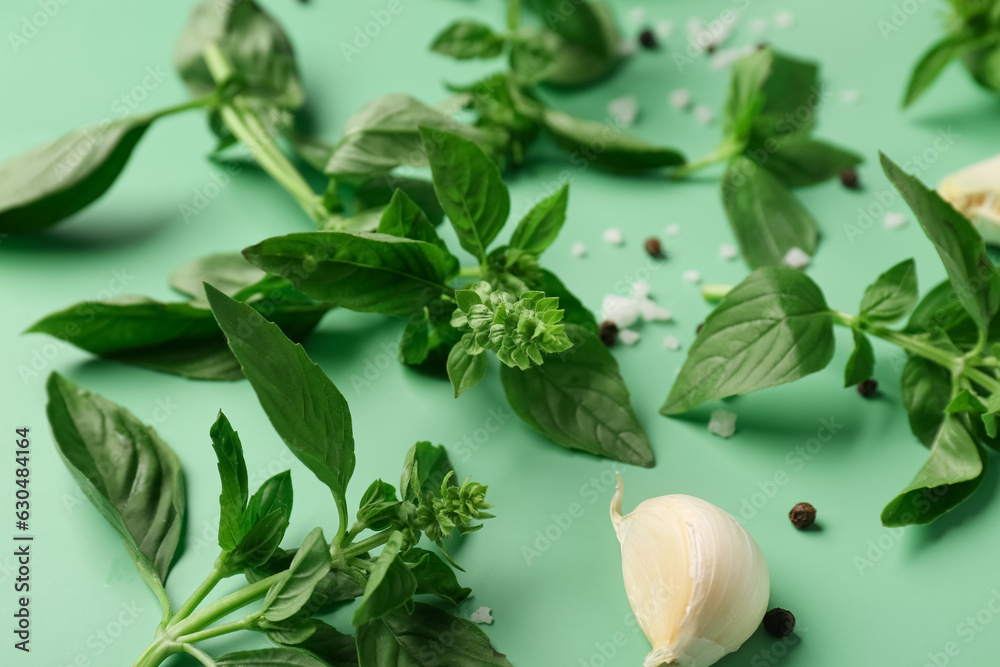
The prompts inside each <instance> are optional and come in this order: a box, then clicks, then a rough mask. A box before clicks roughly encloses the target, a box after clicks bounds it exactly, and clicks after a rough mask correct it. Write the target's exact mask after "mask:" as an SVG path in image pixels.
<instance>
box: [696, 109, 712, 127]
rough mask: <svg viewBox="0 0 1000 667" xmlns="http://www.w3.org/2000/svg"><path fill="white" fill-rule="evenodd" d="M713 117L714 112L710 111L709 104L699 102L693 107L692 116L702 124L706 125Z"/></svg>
mask: <svg viewBox="0 0 1000 667" xmlns="http://www.w3.org/2000/svg"><path fill="white" fill-rule="evenodd" d="M714 117H715V114H714V113H713V112H712V107H710V106H706V105H704V104H699V105H698V106H696V107H695V108H694V118H695V120H697V121H698V122H699V123H701V124H702V125H708V124H709V123H711V122H712V119H713V118H714Z"/></svg>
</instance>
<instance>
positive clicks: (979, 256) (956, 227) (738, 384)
mask: <svg viewBox="0 0 1000 667" xmlns="http://www.w3.org/2000/svg"><path fill="white" fill-rule="evenodd" d="M882 167H883V169H884V170H885V173H886V175H887V176H888V177H889V180H890V181H891V182H892V183H893V185H894V186H895V187H896V189H897V190H899V192H900V194H901V195H902V196H903V199H905V200H906V202H907V204H908V205H909V207H910V208H911V209H912V210H913V213H914V215H915V216H916V218H917V220H919V222H920V226H921V227H922V228H923V230H924V233H925V234H926V235H927V237H928V238H929V239H930V240H931V242H932V243H933V244H934V247H935V248H936V249H937V252H938V255H939V256H940V258H941V261H942V263H943V264H944V267H945V269H946V271H947V274H948V280H947V281H946V282H944V283H942V284H940V285H938V286H937V287H935V288H934V289H932V290H931V291H930V292H928V293H927V294H926V295H925V296H924V298H923V299H920V300H919V301H918V292H917V278H916V273H915V267H914V262H913V260H911V259H910V260H906V261H904V262H900V263H899V264H897V265H896V266H894V267H892V268H890V269H889V270H887V271H885V272H884V273H883V274H882V275H880V276H879V277H878V278H877V279H876V280H875V281H874V282H873V283H872V284H871V285H870V286H869V287H868V288H867V289H866V290H865V293H864V296H863V298H862V300H861V305H860V309H859V312H858V314H857V315H850V314H847V313H844V312H841V311H838V310H833V309H831V308H830V307H829V306H828V305H827V304H826V301H825V299H824V297H823V293H822V291H821V290H820V288H819V287H818V286H817V285H816V284H815V283H814V282H813V281H812V280H810V279H809V278H808V277H806V276H805V275H803V274H801V273H800V272H798V271H794V270H792V269H787V268H778V267H765V268H761V269H757V270H756V271H754V272H753V273H751V274H750V275H749V276H748V277H747V278H746V279H745V280H744V281H743V282H742V283H740V284H739V285H737V286H736V287H735V288H733V289H732V290H730V291H729V292H728V293H727V294H726V295H725V297H724V298H723V299H722V301H721V303H719V305H718V306H717V307H716V309H715V310H714V311H713V312H712V313H711V314H710V315H709V316H708V318H707V319H706V320H705V324H704V327H703V328H702V330H701V332H700V333H699V334H698V337H697V338H696V339H695V342H694V344H692V346H691V349H690V352H689V353H688V357H687V359H686V361H685V362H684V366H683V367H682V368H681V371H680V374H679V375H678V377H677V379H676V381H675V382H674V385H673V387H672V388H671V390H670V395H669V396H668V397H667V401H666V403H665V404H664V405H663V408H662V409H661V412H662V414H664V415H675V414H680V413H683V412H687V411H688V410H691V409H692V408H694V407H695V406H697V405H700V404H701V403H704V402H706V401H713V400H717V399H721V398H726V397H728V396H735V395H739V394H746V393H749V392H752V391H756V390H758V389H764V388H766V387H772V386H776V385H779V384H784V383H787V382H792V381H794V380H797V379H799V378H801V377H803V376H805V375H808V374H810V373H815V372H817V371H820V370H822V369H823V368H824V367H826V365H827V364H828V363H829V362H830V359H832V357H833V348H834V340H833V327H834V325H839V326H843V327H847V328H849V329H850V330H851V332H852V334H853V337H854V351H853V353H852V354H851V355H850V358H849V359H848V362H847V368H846V369H845V379H846V383H847V384H848V385H851V384H856V383H858V382H861V381H863V380H867V379H869V378H870V377H871V375H872V371H873V368H874V364H875V355H874V350H873V348H872V345H871V342H870V341H869V338H871V337H874V338H880V339H882V340H885V341H887V342H889V343H892V344H894V345H898V346H899V347H901V348H902V349H903V350H904V351H905V352H906V353H907V355H908V356H909V361H908V362H907V364H906V366H905V367H904V368H903V373H902V396H903V405H904V407H905V408H906V411H907V413H908V414H909V418H910V426H911V428H912V430H913V433H914V435H916V436H917V438H918V439H920V441H921V442H923V443H924V445H926V446H927V447H928V448H930V456H929V458H928V460H927V463H926V464H925V465H924V467H923V468H922V469H921V470H920V471H919V472H918V473H917V476H916V477H915V478H914V479H913V481H912V482H911V483H910V484H909V485H908V486H907V487H906V488H905V489H904V490H903V491H902V492H901V493H900V494H899V495H897V496H896V497H895V498H894V499H893V500H892V501H890V502H889V503H888V504H887V505H886V507H885V509H884V510H883V511H882V523H883V524H885V525H887V526H902V525H911V524H926V523H930V522H931V521H933V520H934V519H936V518H937V517H939V516H941V515H942V514H944V513H945V512H947V511H949V510H951V509H953V508H954V507H955V506H957V505H958V504H959V503H961V502H962V501H963V500H965V499H966V498H967V497H968V496H969V495H971V494H972V492H973V491H975V490H976V488H977V487H978V486H979V484H980V483H981V482H982V479H983V474H984V470H985V466H986V461H987V457H986V454H985V452H984V450H983V447H984V446H989V447H992V448H995V449H1000V439H998V437H997V436H998V432H997V431H998V429H997V414H998V413H1000V359H998V356H997V355H998V354H1000V316H998V312H1000V270H998V268H997V267H996V266H994V264H993V263H992V262H991V261H990V259H989V258H988V257H987V255H986V247H985V244H984V243H983V240H982V238H981V237H980V236H979V234H978V233H977V232H976V230H975V228H974V227H973V226H972V223H971V222H969V220H968V219H966V218H965V217H964V216H962V214H960V213H959V212H958V211H956V210H955V209H954V208H952V207H951V205H949V204H948V203H947V202H945V201H944V200H943V199H942V198H941V197H940V196H939V195H938V194H937V193H936V192H935V191H934V190H930V189H928V188H926V187H925V186H924V185H923V184H922V183H921V182H920V181H919V180H917V179H916V178H915V177H914V176H911V175H909V174H907V173H905V172H903V171H902V170H901V169H900V168H899V167H898V166H896V164H894V163H893V162H892V161H891V160H890V159H889V158H887V157H885V156H884V155H883V156H882ZM908 314H909V316H910V317H909V321H908V322H907V324H906V325H905V326H904V327H902V328H897V329H892V328H890V325H892V324H893V323H895V322H898V321H900V320H902V319H903V318H905V317H906V316H907V315H908Z"/></svg>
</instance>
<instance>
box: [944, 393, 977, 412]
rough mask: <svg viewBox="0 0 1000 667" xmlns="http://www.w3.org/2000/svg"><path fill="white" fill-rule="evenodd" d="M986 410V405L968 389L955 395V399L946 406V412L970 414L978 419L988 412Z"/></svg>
mask: <svg viewBox="0 0 1000 667" xmlns="http://www.w3.org/2000/svg"><path fill="white" fill-rule="evenodd" d="M986 410H987V408H986V405H985V404H984V403H983V402H982V401H981V400H979V398H977V397H976V396H974V395H973V394H972V393H970V392H969V390H968V389H963V390H962V391H960V392H958V393H957V394H955V397H954V398H952V399H951V401H949V402H948V405H946V406H944V411H945V412H948V413H956V412H969V413H971V414H973V415H975V416H977V417H978V416H979V415H981V414H983V413H984V412H986Z"/></svg>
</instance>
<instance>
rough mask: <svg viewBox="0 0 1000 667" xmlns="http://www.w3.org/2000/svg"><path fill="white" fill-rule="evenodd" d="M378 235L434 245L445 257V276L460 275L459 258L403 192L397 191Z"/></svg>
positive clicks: (385, 213)
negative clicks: (450, 250) (449, 249)
mask: <svg viewBox="0 0 1000 667" xmlns="http://www.w3.org/2000/svg"><path fill="white" fill-rule="evenodd" d="M377 231H378V233H379V234H388V235H390V236H398V237H400V238H406V239H413V240H414V241H424V242H425V243H433V244H434V245H436V246H437V247H438V248H440V249H441V252H442V253H444V256H445V265H446V270H445V275H446V276H447V277H448V278H453V277H455V276H456V275H458V270H459V264H458V258H457V257H455V256H454V255H452V254H451V252H449V251H448V246H446V245H445V243H444V241H442V240H441V237H440V236H438V233H437V230H436V229H434V225H433V224H432V223H431V221H430V219H429V218H428V217H427V214H425V213H424V212H423V210H422V209H421V208H420V206H418V205H417V203H416V202H415V201H413V200H412V199H410V197H409V195H407V194H406V193H405V192H403V191H402V190H396V192H395V193H394V194H393V195H392V199H391V200H390V201H389V204H388V206H386V208H385V211H384V212H383V213H382V217H381V219H380V220H379V223H378V230H377Z"/></svg>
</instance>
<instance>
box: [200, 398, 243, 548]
mask: <svg viewBox="0 0 1000 667" xmlns="http://www.w3.org/2000/svg"><path fill="white" fill-rule="evenodd" d="M209 436H210V437H211V438H212V449H214V450H215V456H216V458H217V459H218V468H219V478H220V479H221V480H222V493H221V494H220V495H219V546H220V547H222V550H223V551H232V550H233V549H235V548H236V547H237V546H238V545H239V543H240V540H241V539H243V535H244V532H243V528H242V526H241V522H242V520H243V512H244V510H245V509H246V506H247V501H248V500H249V498H250V488H249V481H248V479H247V464H246V461H245V460H244V458H243V445H242V444H241V443H240V436H239V435H238V434H237V433H236V431H234V430H233V427H232V426H231V425H230V423H229V420H228V419H226V415H224V414H222V411H219V416H218V417H217V418H216V420H215V423H214V424H212V428H211V430H210V431H209Z"/></svg>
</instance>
